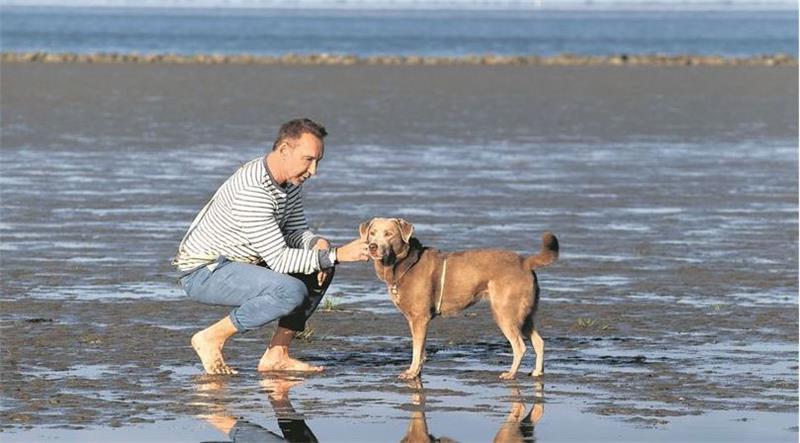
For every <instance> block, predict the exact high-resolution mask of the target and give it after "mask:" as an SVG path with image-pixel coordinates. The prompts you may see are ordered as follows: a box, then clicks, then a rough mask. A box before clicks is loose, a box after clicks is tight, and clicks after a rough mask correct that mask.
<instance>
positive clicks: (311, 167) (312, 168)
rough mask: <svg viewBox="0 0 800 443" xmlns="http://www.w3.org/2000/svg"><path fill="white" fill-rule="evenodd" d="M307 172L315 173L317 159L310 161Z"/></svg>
mask: <svg viewBox="0 0 800 443" xmlns="http://www.w3.org/2000/svg"><path fill="white" fill-rule="evenodd" d="M308 173H309V174H311V175H317V161H316V160H315V161H313V162H311V166H310V167H309V168H308Z"/></svg>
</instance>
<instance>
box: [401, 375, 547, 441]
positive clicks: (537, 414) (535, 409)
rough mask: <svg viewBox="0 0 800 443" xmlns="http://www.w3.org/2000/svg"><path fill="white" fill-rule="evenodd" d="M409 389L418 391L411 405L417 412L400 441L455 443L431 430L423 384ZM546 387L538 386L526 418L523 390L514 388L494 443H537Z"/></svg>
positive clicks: (540, 384) (417, 381) (414, 394)
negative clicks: (535, 428)
mask: <svg viewBox="0 0 800 443" xmlns="http://www.w3.org/2000/svg"><path fill="white" fill-rule="evenodd" d="M409 387H411V388H412V389H413V390H414V393H413V394H412V395H411V402H412V404H413V407H414V412H412V413H411V419H410V420H409V422H408V429H407V430H406V435H405V436H404V437H403V439H402V440H400V441H401V442H403V443H422V442H425V443H429V442H454V441H455V440H453V439H451V438H449V437H444V436H443V437H434V436H433V435H432V434H431V433H430V431H429V430H428V421H427V419H426V417H425V391H424V389H423V387H422V382H421V381H419V380H414V381H413V382H411V383H409ZM543 399H544V384H543V383H541V382H535V383H534V402H533V406H532V407H531V409H530V411H529V412H528V413H527V414H525V412H526V411H527V408H526V406H525V403H524V400H523V398H522V395H521V393H520V390H519V386H518V385H517V386H514V387H513V388H512V390H511V410H510V411H509V413H508V416H507V417H506V420H505V422H503V424H502V425H501V426H500V429H499V430H498V431H497V434H496V435H495V436H494V440H493V441H495V442H497V443H506V442H509V443H517V442H534V441H536V438H535V436H534V434H533V429H534V426H536V423H538V422H539V420H541V419H542V415H544V404H543V403H542V402H543Z"/></svg>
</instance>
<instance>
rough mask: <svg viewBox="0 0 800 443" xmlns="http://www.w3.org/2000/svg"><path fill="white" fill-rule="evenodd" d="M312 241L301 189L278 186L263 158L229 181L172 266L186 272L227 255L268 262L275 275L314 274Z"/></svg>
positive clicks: (195, 224)
mask: <svg viewBox="0 0 800 443" xmlns="http://www.w3.org/2000/svg"><path fill="white" fill-rule="evenodd" d="M313 241H315V235H314V233H312V232H311V231H310V230H309V229H308V223H307V222H306V218H305V214H304V213H303V190H302V186H295V185H292V184H288V186H287V187H286V188H282V187H280V186H278V185H276V184H275V183H274V180H273V178H272V177H271V176H270V174H269V171H268V169H267V167H266V165H265V164H264V157H258V158H256V159H253V160H251V161H249V162H247V163H246V164H244V165H243V166H242V167H241V168H239V170H238V171H236V173H234V174H233V175H232V176H231V177H230V178H228V180H227V181H226V182H225V183H223V184H222V186H220V188H219V190H218V191H217V193H216V194H214V196H213V197H212V198H211V201H210V202H208V204H207V205H206V206H205V207H204V208H203V210H202V211H200V213H199V214H198V215H197V217H195V219H194V221H193V222H192V225H191V226H190V227H189V231H188V232H187V233H186V236H185V237H184V238H183V241H181V244H180V246H179V248H178V255H177V256H176V257H175V259H174V260H173V264H174V265H176V266H177V267H178V269H179V270H181V271H187V270H190V269H193V268H196V267H198V266H201V265H205V264H210V263H213V262H214V261H216V260H217V258H218V257H219V256H221V255H224V256H225V257H227V258H228V259H230V260H234V261H238V262H243V263H253V264H256V263H260V262H262V261H264V262H265V263H266V264H267V266H269V268H270V269H272V270H273V271H276V272H281V273H303V274H310V273H313V272H314V271H318V270H320V258H319V257H320V254H319V253H318V251H312V250H310V248H311V246H312V242H313Z"/></svg>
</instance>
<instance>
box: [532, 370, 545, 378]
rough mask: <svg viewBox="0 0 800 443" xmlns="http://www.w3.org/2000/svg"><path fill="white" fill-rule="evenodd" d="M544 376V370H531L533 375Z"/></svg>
mask: <svg viewBox="0 0 800 443" xmlns="http://www.w3.org/2000/svg"><path fill="white" fill-rule="evenodd" d="M542 376H544V371H537V370H534V371H533V372H531V377H542Z"/></svg>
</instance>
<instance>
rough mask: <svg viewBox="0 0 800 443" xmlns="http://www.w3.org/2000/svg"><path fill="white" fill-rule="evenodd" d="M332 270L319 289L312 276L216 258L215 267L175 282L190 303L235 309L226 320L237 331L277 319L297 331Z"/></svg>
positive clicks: (195, 272) (314, 304)
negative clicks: (191, 301) (229, 320)
mask: <svg viewBox="0 0 800 443" xmlns="http://www.w3.org/2000/svg"><path fill="white" fill-rule="evenodd" d="M332 271H333V269H331V273H330V275H329V276H328V278H327V280H326V281H325V282H324V283H323V284H322V286H320V285H319V283H318V282H317V275H316V274H281V273H280V272H275V271H273V270H271V269H269V268H266V267H263V266H258V265H252V264H249V263H240V262H236V261H231V260H228V259H227V258H225V257H220V258H219V260H217V262H216V266H215V267H209V266H203V267H200V268H198V269H196V270H194V271H192V272H190V273H188V274H186V275H184V276H182V277H181V278H180V279H179V280H178V282H179V283H180V285H181V287H183V289H184V291H186V294H188V295H189V298H190V299H192V300H194V301H198V302H200V303H205V304H209V305H223V306H235V308H234V309H233V310H231V312H230V319H231V322H232V323H233V325H234V326H235V327H236V330H237V332H246V331H250V330H253V329H258V328H260V327H261V326H264V325H266V324H267V323H270V322H272V321H274V320H275V319H280V320H279V321H278V325H279V326H281V327H284V328H286V329H291V330H293V331H298V332H299V331H303V330H305V327H306V320H308V317H310V316H311V314H312V313H314V311H315V310H316V309H317V306H318V305H319V302H320V301H321V300H322V296H323V295H325V291H326V290H327V289H328V286H329V285H330V283H331V281H332V280H333V272H332Z"/></svg>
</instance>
